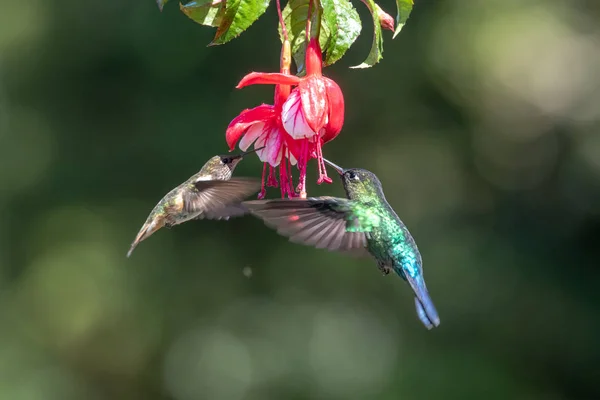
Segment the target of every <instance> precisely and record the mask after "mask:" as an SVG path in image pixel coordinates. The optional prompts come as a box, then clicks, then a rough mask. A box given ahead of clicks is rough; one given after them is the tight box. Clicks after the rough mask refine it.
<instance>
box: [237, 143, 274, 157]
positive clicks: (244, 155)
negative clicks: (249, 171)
mask: <svg viewBox="0 0 600 400" xmlns="http://www.w3.org/2000/svg"><path fill="white" fill-rule="evenodd" d="M265 147H267V146H263V147H259V148H258V149H256V148H255V149H254V150H248V151H244V152H242V153H241V154H240V157H241V158H244V157H246V156H247V155H248V154H252V153H256V152H257V151H259V150H262V149H264V148H265Z"/></svg>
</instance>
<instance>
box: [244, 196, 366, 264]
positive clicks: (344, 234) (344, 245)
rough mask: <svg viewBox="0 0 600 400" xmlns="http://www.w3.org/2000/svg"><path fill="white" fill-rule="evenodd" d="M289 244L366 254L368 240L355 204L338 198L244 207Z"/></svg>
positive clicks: (255, 203) (257, 202) (267, 202)
mask: <svg viewBox="0 0 600 400" xmlns="http://www.w3.org/2000/svg"><path fill="white" fill-rule="evenodd" d="M242 204H243V205H244V206H246V207H247V208H248V209H249V210H250V212H251V213H252V214H254V215H255V216H257V217H259V218H260V219H262V220H263V221H264V222H265V224H266V225H268V226H270V227H272V228H274V229H275V230H277V233H279V234H280V235H282V236H286V237H288V238H289V239H290V241H292V242H294V243H299V244H305V245H308V246H314V247H316V248H319V249H329V250H337V251H347V252H351V253H354V254H355V255H364V254H367V252H366V246H367V237H366V234H365V232H364V230H362V227H361V226H360V222H359V220H358V218H356V217H355V214H354V212H353V207H352V206H353V203H352V202H351V201H350V200H348V199H341V198H336V197H312V198H308V199H277V200H255V201H245V202H243V203H242Z"/></svg>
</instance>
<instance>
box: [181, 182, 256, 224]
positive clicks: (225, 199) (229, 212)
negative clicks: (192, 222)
mask: <svg viewBox="0 0 600 400" xmlns="http://www.w3.org/2000/svg"><path fill="white" fill-rule="evenodd" d="M194 186H195V188H196V190H194V191H188V192H186V193H185V194H184V197H183V207H184V210H185V212H188V213H190V214H198V216H197V217H196V218H195V219H204V218H205V219H229V218H230V217H237V216H240V215H244V214H246V213H247V212H248V210H247V209H246V207H244V206H242V205H241V202H242V200H244V199H245V198H246V197H248V196H250V195H252V194H254V193H258V191H259V190H260V181H258V180H257V179H254V178H232V179H230V180H227V181H221V180H208V181H202V180H200V181H196V182H194Z"/></svg>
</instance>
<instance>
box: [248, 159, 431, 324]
mask: <svg viewBox="0 0 600 400" xmlns="http://www.w3.org/2000/svg"><path fill="white" fill-rule="evenodd" d="M323 160H324V161H325V162H326V163H327V164H329V165H330V166H331V167H333V168H334V169H335V170H336V171H337V172H338V174H339V175H340V177H341V180H342V183H343V185H344V190H345V191H346V196H347V198H345V199H344V198H338V197H329V196H324V197H310V198H306V199H300V198H292V199H273V200H256V201H244V202H242V204H243V205H245V206H246V207H247V208H248V210H249V211H250V213H251V214H253V215H254V216H256V217H258V218H260V219H262V220H263V221H264V222H265V224H266V225H267V226H270V227H272V228H274V229H276V230H277V232H278V233H279V234H280V235H282V236H285V237H288V238H289V239H290V241H291V242H294V243H299V244H304V245H309V246H314V247H316V248H324V249H329V250H334V251H341V252H346V253H351V254H354V255H369V254H370V255H371V256H372V257H374V258H375V260H376V261H377V265H378V268H379V270H380V271H381V272H382V273H383V274H384V275H388V274H389V273H390V272H391V271H392V270H393V271H394V272H396V274H398V275H399V276H400V277H401V278H402V279H403V280H405V281H406V282H408V284H409V286H410V287H411V288H412V290H413V292H414V295H415V308H416V310H417V316H418V317H419V319H420V320H421V322H422V323H423V325H425V327H426V328H427V329H432V328H433V327H437V326H438V325H439V324H440V318H439V316H438V313H437V311H436V309H435V306H434V304H433V301H432V300H431V298H430V296H429V292H428V290H427V286H426V285H425V278H424V276H423V262H422V259H421V254H420V253H419V249H418V248H417V244H416V242H415V240H414V239H413V237H412V235H411V234H410V232H409V231H408V229H407V228H406V225H404V223H403V222H402V221H401V220H400V218H399V217H398V215H397V214H396V212H395V211H394V209H393V208H392V207H391V206H390V205H389V204H388V202H387V200H386V199H385V195H384V193H383V189H382V186H381V182H380V181H379V179H378V178H377V176H376V175H375V174H374V173H372V172H370V171H367V170H365V169H359V168H351V169H343V168H341V167H339V166H337V165H336V164H334V163H332V162H331V161H329V160H326V159H323Z"/></svg>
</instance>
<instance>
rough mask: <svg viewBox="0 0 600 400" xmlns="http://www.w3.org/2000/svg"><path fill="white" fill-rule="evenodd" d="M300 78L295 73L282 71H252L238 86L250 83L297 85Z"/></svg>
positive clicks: (239, 87) (241, 86)
mask: <svg viewBox="0 0 600 400" xmlns="http://www.w3.org/2000/svg"><path fill="white" fill-rule="evenodd" d="M298 83H300V78H298V77H297V76H295V75H287V74H280V73H264V72H250V73H249V74H248V75H246V76H245V77H243V78H242V80H241V81H240V83H238V85H237V86H236V88H237V89H241V88H243V87H244V86H248V85H297V84H298Z"/></svg>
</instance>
